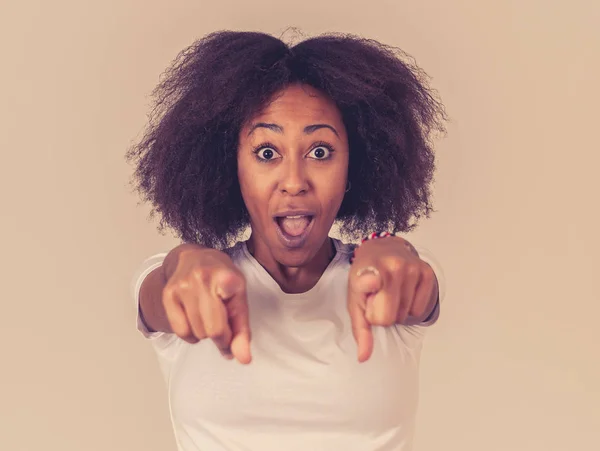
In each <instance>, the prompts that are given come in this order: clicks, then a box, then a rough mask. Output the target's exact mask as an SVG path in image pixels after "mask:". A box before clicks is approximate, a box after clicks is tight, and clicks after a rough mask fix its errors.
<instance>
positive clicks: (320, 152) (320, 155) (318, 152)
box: [309, 146, 331, 160]
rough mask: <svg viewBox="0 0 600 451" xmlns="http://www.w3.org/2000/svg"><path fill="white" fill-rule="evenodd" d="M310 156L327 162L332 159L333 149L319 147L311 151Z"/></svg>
mask: <svg viewBox="0 0 600 451" xmlns="http://www.w3.org/2000/svg"><path fill="white" fill-rule="evenodd" d="M309 155H310V156H311V158H314V159H315V160H327V159H328V158H329V157H331V149H329V148H328V147H326V146H318V147H315V148H314V149H313V150H311V151H310V154H309Z"/></svg>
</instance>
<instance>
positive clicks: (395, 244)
mask: <svg viewBox="0 0 600 451" xmlns="http://www.w3.org/2000/svg"><path fill="white" fill-rule="evenodd" d="M437 299H438V284H437V279H436V277H435V274H434V272H433V269H432V268H431V266H429V265H428V264H427V263H425V262H424V261H423V260H421V259H420V258H419V256H418V254H417V252H416V251H415V249H414V248H413V247H412V245H410V243H408V241H406V240H404V239H402V238H400V237H395V236H393V237H387V238H379V239H373V240H369V241H365V242H364V243H363V244H362V245H361V246H360V247H359V248H358V249H357V250H356V253H355V258H354V261H353V263H352V267H351V269H350V276H349V280H348V311H349V313H350V319H351V322H352V333H353V334H354V338H355V340H356V343H357V345H358V360H359V361H360V362H364V361H366V360H368V359H369V357H370V356H371V353H372V352H373V334H372V331H371V326H384V327H389V326H392V325H395V324H418V323H420V322H423V321H424V320H425V319H426V318H427V317H428V316H429V315H430V314H431V312H432V311H433V309H434V308H435V306H436V303H437Z"/></svg>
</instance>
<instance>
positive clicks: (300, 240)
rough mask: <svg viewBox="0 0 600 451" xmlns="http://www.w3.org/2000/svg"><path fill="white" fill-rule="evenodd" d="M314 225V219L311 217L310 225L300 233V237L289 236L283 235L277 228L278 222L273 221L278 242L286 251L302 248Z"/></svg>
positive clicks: (279, 228) (278, 227)
mask: <svg viewBox="0 0 600 451" xmlns="http://www.w3.org/2000/svg"><path fill="white" fill-rule="evenodd" d="M314 223H315V217H314V216H313V217H312V218H311V220H310V224H308V227H307V228H306V230H305V231H304V232H302V234H301V235H298V236H291V235H288V234H287V233H285V232H284V231H283V230H282V229H281V227H280V226H279V222H277V220H275V228H276V229H277V236H278V237H279V241H281V243H282V244H283V245H284V246H285V247H287V248H288V249H298V248H300V247H302V246H304V244H305V243H306V240H307V239H308V235H309V234H310V231H311V230H312V228H313V224H314Z"/></svg>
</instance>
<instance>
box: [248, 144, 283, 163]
mask: <svg viewBox="0 0 600 451" xmlns="http://www.w3.org/2000/svg"><path fill="white" fill-rule="evenodd" d="M254 153H255V155H256V158H257V159H259V160H260V161H270V160H275V159H276V158H277V157H279V156H280V155H279V154H278V153H277V151H276V150H275V149H273V148H272V147H270V146H265V145H263V146H259V147H257V148H256V149H255V150H254Z"/></svg>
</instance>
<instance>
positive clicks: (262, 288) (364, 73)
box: [129, 32, 444, 451]
mask: <svg viewBox="0 0 600 451" xmlns="http://www.w3.org/2000/svg"><path fill="white" fill-rule="evenodd" d="M423 80H424V77H423V74H422V73H421V72H420V71H419V70H418V69H416V68H415V67H414V66H411V65H409V64H408V63H407V62H405V61H404V60H403V58H402V54H401V53H400V52H399V51H398V50H396V49H393V48H390V47H386V46H384V45H382V44H379V43H377V42H374V41H370V40H364V39H360V38H357V37H353V36H345V35H325V36H320V37H317V38H313V39H308V40H305V41H303V42H301V43H298V44H296V45H294V46H291V47H290V46H288V45H286V44H284V43H283V42H282V41H280V40H279V39H276V38H274V37H271V36H268V35H265V34H261V33H242V32H220V33H215V34H211V35H209V36H207V37H205V38H204V39H201V40H200V41H198V42H197V43H196V44H194V45H193V46H191V47H190V48H188V49H187V50H186V51H184V52H182V53H181V54H180V56H179V57H178V58H177V60H176V61H175V63H174V64H173V65H172V67H171V68H170V69H169V71H168V72H167V74H166V77H165V78H164V79H163V81H162V82H161V84H160V85H159V87H158V88H157V90H156V92H155V94H156V97H157V103H156V109H155V111H154V115H153V116H152V119H151V124H150V127H149V129H148V131H147V133H146V135H145V137H144V139H143V140H142V141H141V142H140V143H139V144H138V145H137V146H135V147H134V148H133V149H132V150H131V151H130V153H129V157H130V158H131V159H132V160H134V161H135V162H136V164H137V170H136V180H137V183H138V187H139V190H140V192H141V193H142V195H143V197H144V199H145V200H147V201H150V202H151V203H152V205H153V206H154V209H155V210H154V211H155V212H156V213H158V214H160V217H161V226H162V227H170V228H171V229H173V230H174V231H176V233H178V235H179V236H180V238H181V239H182V241H183V244H182V245H180V246H178V247H176V248H175V249H173V250H172V251H170V252H169V253H168V254H160V255H157V256H154V257H152V258H150V259H149V260H148V261H146V262H145V263H144V265H142V267H141V269H140V272H139V273H138V274H137V275H136V278H135V283H134V296H135V298H136V302H138V305H139V309H138V312H139V317H138V328H139V330H140V331H141V332H142V333H143V334H144V336H146V337H147V338H148V339H149V340H150V341H151V343H152V344H153V347H154V349H155V350H156V352H157V355H158V358H159V361H160V364H161V368H162V371H163V373H164V376H165V378H166V382H167V385H168V396H169V404H170V410H171V417H172V421H173V427H174V431H175V436H176V440H177V443H178V447H179V450H182V451H192V450H203V451H205V450H261V451H265V450H281V449H285V450H303V451H304V450H361V451H362V450H375V449H377V450H403V451H405V450H409V449H411V444H412V439H413V430H414V422H415V414H416V408H417V392H418V384H417V381H418V361H419V355H420V350H421V344H422V340H423V335H424V330H425V327H426V326H428V325H430V324H433V323H434V322H435V320H436V319H437V317H438V313H439V299H440V296H439V294H438V292H439V291H440V290H439V289H438V288H439V287H438V280H437V278H436V274H435V273H434V270H433V269H432V265H430V264H429V263H431V261H430V260H429V263H428V262H426V261H425V257H424V256H423V255H419V252H418V251H417V250H415V248H414V247H412V246H411V245H410V243H408V242H407V241H405V240H404V239H402V238H400V237H398V236H393V235H392V236H387V234H385V233H378V234H375V235H368V234H369V233H371V232H381V231H385V230H391V231H392V232H406V231H408V230H410V229H411V228H412V227H414V225H415V224H416V222H417V220H418V219H419V218H420V217H422V216H427V215H428V214H429V213H430V211H431V205H430V183H431V180H432V174H433V170H434V157H433V152H432V148H431V144H430V142H431V139H430V138H431V132H432V131H434V130H442V121H443V119H444V113H443V109H442V106H441V105H440V104H439V103H438V102H437V101H436V100H435V97H434V96H433V95H432V92H431V91H430V90H429V89H428V88H427V87H426V85H425V83H424V81H423ZM334 222H337V224H338V225H339V228H340V231H341V233H342V234H343V236H344V237H349V238H353V239H356V238H358V237H360V236H367V235H368V236H369V237H370V238H377V239H368V240H366V241H364V242H363V244H362V245H360V246H359V247H358V248H355V246H353V245H348V244H344V243H342V242H341V241H339V240H336V239H332V238H330V237H329V232H330V230H331V228H332V226H333V225H334ZM248 226H249V228H250V230H251V235H250V237H249V238H248V239H247V240H246V241H243V240H241V236H242V234H243V233H244V232H245V231H246V230H247V228H248ZM232 244H233V245H232ZM437 276H438V277H439V273H438V274H437ZM357 355H358V359H357ZM223 357H224V358H223ZM233 358H235V359H236V360H237V362H239V363H241V364H238V363H236V362H235V361H234V362H232V361H231V360H232V359H233ZM367 361H368V362H367Z"/></svg>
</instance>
